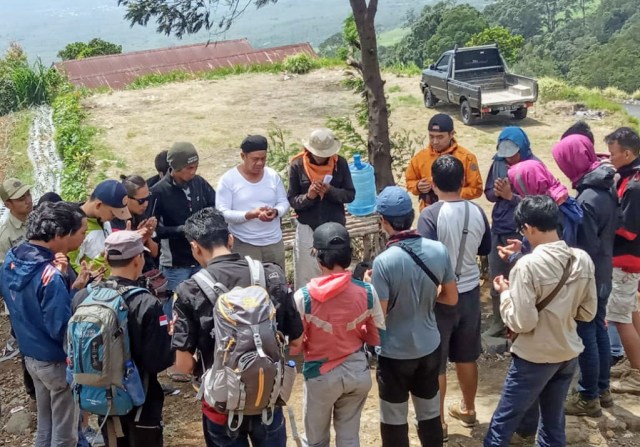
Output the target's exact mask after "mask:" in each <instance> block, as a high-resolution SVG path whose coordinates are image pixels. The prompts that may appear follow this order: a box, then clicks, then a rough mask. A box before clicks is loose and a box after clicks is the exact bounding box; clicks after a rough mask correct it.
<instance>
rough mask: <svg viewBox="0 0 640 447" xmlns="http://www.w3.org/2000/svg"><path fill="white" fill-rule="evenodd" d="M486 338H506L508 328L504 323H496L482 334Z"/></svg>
mask: <svg viewBox="0 0 640 447" xmlns="http://www.w3.org/2000/svg"><path fill="white" fill-rule="evenodd" d="M482 335H484V336H485V337H500V338H504V337H506V335H507V327H506V326H505V325H504V323H503V322H502V321H494V322H493V323H491V326H489V329H487V330H486V331H484V332H483V333H482Z"/></svg>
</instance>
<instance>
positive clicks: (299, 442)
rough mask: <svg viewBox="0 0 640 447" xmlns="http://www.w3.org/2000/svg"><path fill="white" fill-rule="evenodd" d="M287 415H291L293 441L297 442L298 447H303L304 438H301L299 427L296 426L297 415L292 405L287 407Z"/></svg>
mask: <svg viewBox="0 0 640 447" xmlns="http://www.w3.org/2000/svg"><path fill="white" fill-rule="evenodd" d="M287 413H288V414H289V424H291V437H293V440H294V441H295V442H296V446H298V447H303V444H302V438H300V434H299V433H298V426H297V425H296V415H295V414H293V407H292V406H291V405H287Z"/></svg>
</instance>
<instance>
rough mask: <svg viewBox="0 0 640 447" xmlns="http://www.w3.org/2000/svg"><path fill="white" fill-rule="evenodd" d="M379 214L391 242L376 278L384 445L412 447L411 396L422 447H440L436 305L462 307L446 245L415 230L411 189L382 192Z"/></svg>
mask: <svg viewBox="0 0 640 447" xmlns="http://www.w3.org/2000/svg"><path fill="white" fill-rule="evenodd" d="M376 210H377V211H378V213H379V214H380V215H381V216H380V217H381V222H382V228H383V230H384V231H385V232H386V233H387V234H388V235H389V242H388V244H387V249H386V250H385V251H384V252H383V253H381V254H380V255H379V256H378V257H377V258H376V259H375V261H374V262H373V272H372V277H371V282H372V284H373V286H374V287H375V289H376V290H377V291H378V296H379V298H380V304H381V306H382V310H383V312H384V313H385V315H386V325H387V332H386V337H384V338H383V340H382V345H381V352H380V358H379V367H378V372H377V380H378V389H379V393H380V431H381V435H382V445H383V447H388V446H393V447H409V425H408V423H407V416H408V409H409V406H408V403H409V394H411V397H412V400H413V404H414V407H415V410H416V419H417V421H418V437H419V438H420V443H421V444H422V446H423V447H427V446H429V447H430V446H441V445H442V442H443V427H442V425H441V423H440V396H439V392H438V389H439V388H438V370H439V366H440V334H439V332H438V325H437V323H436V317H435V313H434V310H433V309H434V305H435V303H436V302H438V303H441V304H443V305H445V306H455V305H456V303H457V302H458V291H457V288H456V281H455V275H454V272H453V268H452V267H451V262H450V260H449V253H448V251H447V249H446V247H445V246H444V245H443V244H442V243H440V242H438V241H431V240H428V239H425V238H423V237H421V236H420V235H419V234H418V233H417V232H416V231H415V230H411V225H412V224H413V220H414V217H415V213H414V210H413V204H412V202H411V198H410V197H409V194H408V193H407V191H406V190H404V189H402V188H399V187H397V186H389V187H387V188H385V189H384V190H383V191H382V192H381V193H380V195H379V196H378V199H377V203H376ZM439 285H441V286H442V289H441V292H440V293H438V286H439ZM452 309H453V308H452Z"/></svg>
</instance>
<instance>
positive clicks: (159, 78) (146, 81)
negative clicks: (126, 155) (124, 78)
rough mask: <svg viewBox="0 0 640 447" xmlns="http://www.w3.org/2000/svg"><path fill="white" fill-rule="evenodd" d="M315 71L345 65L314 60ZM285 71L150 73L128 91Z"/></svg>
mask: <svg viewBox="0 0 640 447" xmlns="http://www.w3.org/2000/svg"><path fill="white" fill-rule="evenodd" d="M312 62H313V69H316V68H333V67H339V66H342V65H343V64H344V63H343V62H342V61H341V60H339V59H330V58H321V59H312ZM284 71H285V67H284V64H281V63H274V64H253V65H234V66H232V67H220V68H214V69H213V70H209V71H202V72H196V73H194V72H190V71H180V70H176V71H171V72H168V73H150V74H148V75H142V76H139V77H138V78H136V79H135V80H134V81H133V82H132V83H131V84H129V85H127V87H126V88H127V89H128V90H139V89H143V88H148V87H156V86H159V85H164V84H170V83H172V82H184V81H192V80H194V79H203V80H214V79H224V78H226V77H228V76H235V75H240V74H245V73H273V74H280V73H283V72H284Z"/></svg>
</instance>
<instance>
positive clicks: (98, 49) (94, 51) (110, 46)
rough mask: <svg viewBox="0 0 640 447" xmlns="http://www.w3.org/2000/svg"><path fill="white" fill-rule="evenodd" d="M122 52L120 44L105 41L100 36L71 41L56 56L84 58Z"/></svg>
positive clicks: (68, 58)
mask: <svg viewBox="0 0 640 447" xmlns="http://www.w3.org/2000/svg"><path fill="white" fill-rule="evenodd" d="M120 53H122V45H116V44H115V43H111V42H107V41H106V40H102V39H100V38H97V37H96V38H95V39H91V40H90V41H89V42H87V43H85V42H73V43H70V44H69V45H67V46H66V47H64V49H62V50H60V51H59V52H58V57H59V58H60V59H62V60H63V61H68V60H73V59H84V58H86V57H92V56H104V55H107V54H120Z"/></svg>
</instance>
